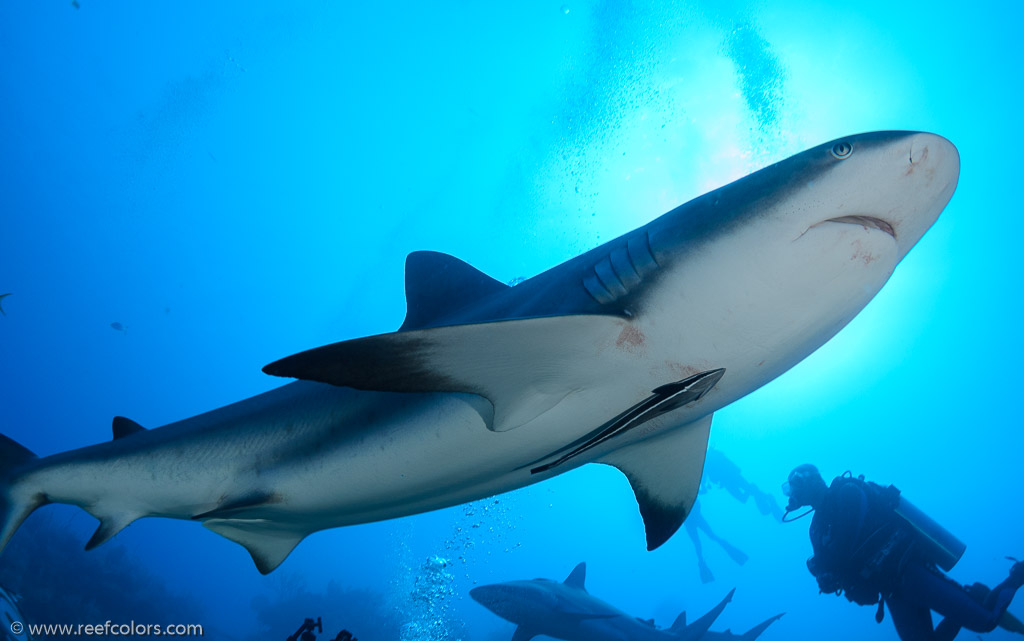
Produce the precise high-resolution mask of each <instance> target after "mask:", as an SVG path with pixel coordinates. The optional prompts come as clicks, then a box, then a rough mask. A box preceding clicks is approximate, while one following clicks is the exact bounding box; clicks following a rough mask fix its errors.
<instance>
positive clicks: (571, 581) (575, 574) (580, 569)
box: [564, 562, 587, 592]
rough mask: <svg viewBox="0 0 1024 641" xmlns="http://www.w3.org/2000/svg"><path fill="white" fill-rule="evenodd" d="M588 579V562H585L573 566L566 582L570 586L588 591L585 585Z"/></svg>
mask: <svg viewBox="0 0 1024 641" xmlns="http://www.w3.org/2000/svg"><path fill="white" fill-rule="evenodd" d="M586 580H587V564H586V562H583V563H580V564H579V565H577V566H576V567H575V568H573V570H572V572H570V573H569V576H568V577H567V578H566V579H565V581H564V583H565V584H566V585H568V586H570V587H574V588H579V589H580V590H583V591H584V592H586V590H587V588H586V586H585V585H583V584H584V583H585V582H586Z"/></svg>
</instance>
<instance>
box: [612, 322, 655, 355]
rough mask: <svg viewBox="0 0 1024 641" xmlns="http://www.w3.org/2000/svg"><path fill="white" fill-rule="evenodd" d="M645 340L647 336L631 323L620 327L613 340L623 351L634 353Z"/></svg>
mask: <svg viewBox="0 0 1024 641" xmlns="http://www.w3.org/2000/svg"><path fill="white" fill-rule="evenodd" d="M645 340H647V337H646V336H644V333H643V332H641V331H640V330H639V329H637V328H636V327H634V326H633V325H626V326H625V327H623V328H622V331H621V332H619V337H618V338H617V339H616V340H615V345H616V347H618V348H619V349H621V350H623V351H627V352H630V353H632V354H635V353H637V352H639V351H641V349H640V348H642V347H643V345H644V341H645Z"/></svg>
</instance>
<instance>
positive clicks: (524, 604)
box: [469, 563, 782, 641]
mask: <svg viewBox="0 0 1024 641" xmlns="http://www.w3.org/2000/svg"><path fill="white" fill-rule="evenodd" d="M586 572H587V566H586V563H580V564H579V565H577V566H576V569H574V570H573V571H572V573H571V574H570V575H569V578H567V579H566V580H565V582H564V583H558V582H557V581H551V580H548V579H534V580H532V581H509V582H508V583H498V584H495V585H482V586H480V587H477V588H473V589H472V590H470V591H469V596H471V597H473V600H475V601H476V602H477V603H479V604H480V605H482V606H484V607H485V608H487V609H488V610H490V611H491V612H493V613H495V614H497V615H498V616H500V617H501V618H503V619H505V620H506V621H511V622H512V623H515V624H516V625H517V626H518V627H517V628H516V631H515V632H514V633H513V634H512V641H529V640H530V639H532V638H533V637H535V636H540V635H544V636H549V637H552V638H555V639H563V640H564V641H728V640H730V639H731V640H735V641H753V640H754V639H756V638H757V637H759V636H760V635H761V633H762V632H764V631H765V630H766V629H767V628H768V626H769V625H771V624H772V623H774V622H775V621H777V620H778V619H779V618H781V617H782V615H781V614H777V615H775V616H773V617H771V618H770V619H767V620H766V621H764V622H762V623H760V624H759V625H757V626H754V628H752V629H751V630H748V631H747V632H746V633H745V634H739V635H737V634H733V633H732V632H729V631H728V630H726V631H725V632H711V631H709V628H710V627H711V625H712V624H713V623H714V622H715V620H716V619H717V618H718V617H719V615H721V614H722V610H724V609H725V606H726V605H727V604H728V603H729V601H731V600H732V595H733V592H735V591H736V590H733V591H732V592H729V594H728V595H727V596H726V597H725V598H724V599H722V601H721V603H719V604H718V605H717V606H716V607H715V608H714V609H713V610H711V611H710V612H708V613H707V614H705V615H704V616H702V617H701V618H699V619H697V620H696V621H694V622H693V623H691V624H690V625H687V624H686V612H683V613H682V614H680V615H679V617H678V618H676V621H675V623H673V624H672V627H670V628H668V629H667V630H662V629H659V628H656V627H655V626H654V621H651V620H645V619H637V618H634V617H631V616H629V615H628V614H626V613H625V612H623V611H621V610H619V609H617V608H615V607H612V606H611V605H609V604H607V603H605V602H604V601H602V600H601V599H598V598H597V597H595V596H592V595H591V594H590V593H589V592H587V589H586V587H584V581H585V579H586Z"/></svg>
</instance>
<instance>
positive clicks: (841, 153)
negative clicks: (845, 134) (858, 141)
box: [832, 140, 853, 160]
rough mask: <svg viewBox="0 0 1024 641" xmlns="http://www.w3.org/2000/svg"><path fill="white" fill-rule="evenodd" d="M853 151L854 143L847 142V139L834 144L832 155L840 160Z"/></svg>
mask: <svg viewBox="0 0 1024 641" xmlns="http://www.w3.org/2000/svg"><path fill="white" fill-rule="evenodd" d="M852 153H853V145H851V144H850V143H848V142H846V141H845V140H844V141H842V142H837V143H836V144H834V145H832V155H833V156H835V157H836V158H838V159H839V160H842V159H843V158H846V157H848V156H849V155H850V154H852Z"/></svg>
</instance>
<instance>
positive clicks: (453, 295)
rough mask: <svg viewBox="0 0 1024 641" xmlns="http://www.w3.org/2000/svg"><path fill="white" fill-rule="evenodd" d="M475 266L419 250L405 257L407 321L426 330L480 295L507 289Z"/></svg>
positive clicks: (404, 326)
mask: <svg viewBox="0 0 1024 641" xmlns="http://www.w3.org/2000/svg"><path fill="white" fill-rule="evenodd" d="M508 288H509V286H508V285H506V284H505V283H502V282H501V281H498V280H495V279H493V278H491V277H490V276H488V275H487V274H485V273H483V272H482V271H480V270H479V269H477V268H475V267H473V266H472V265H470V264H468V263H465V262H463V261H461V260H459V259H458V258H455V257H454V256H449V255H448V254H442V253H440V252H431V251H418V252H413V253H411V254H409V256H408V257H407V258H406V259H405V303H406V312H405V322H404V323H402V327H401V329H402V330H410V329H423V328H425V327H430V326H432V325H435V324H437V323H438V322H439V321H440V319H441V318H443V316H444V315H445V314H446V313H448V312H450V311H453V310H457V309H459V308H461V307H463V306H464V305H467V304H469V303H472V302H475V301H477V300H479V299H480V298H483V297H485V296H489V295H490V294H494V293H497V292H501V291H504V290H506V289H508Z"/></svg>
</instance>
